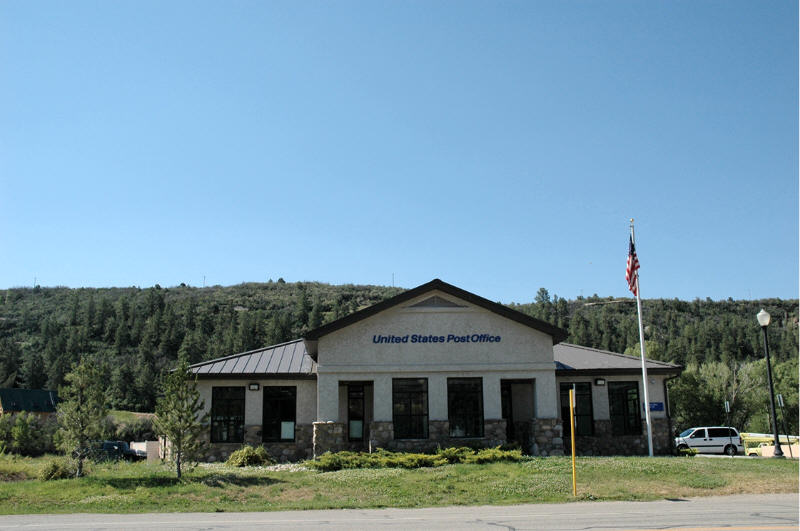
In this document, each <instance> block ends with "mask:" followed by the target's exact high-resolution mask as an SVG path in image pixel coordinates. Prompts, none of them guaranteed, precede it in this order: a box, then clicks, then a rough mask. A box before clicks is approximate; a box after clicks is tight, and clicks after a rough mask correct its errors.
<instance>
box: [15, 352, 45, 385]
mask: <svg viewBox="0 0 800 531" xmlns="http://www.w3.org/2000/svg"><path fill="white" fill-rule="evenodd" d="M21 376H22V385H23V386H24V387H25V388H26V389H44V387H45V385H46V384H47V372H45V366H44V361H43V360H42V356H41V355H39V353H38V352H34V353H33V354H31V355H30V356H28V357H27V358H25V360H24V361H23V362H22V369H21Z"/></svg>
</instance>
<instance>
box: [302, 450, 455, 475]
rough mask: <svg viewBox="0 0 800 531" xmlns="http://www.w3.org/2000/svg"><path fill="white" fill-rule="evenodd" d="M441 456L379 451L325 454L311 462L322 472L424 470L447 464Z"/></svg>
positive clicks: (313, 466) (311, 464)
mask: <svg viewBox="0 0 800 531" xmlns="http://www.w3.org/2000/svg"><path fill="white" fill-rule="evenodd" d="M447 462H448V461H447V459H446V458H445V457H443V456H441V455H431V454H412V453H404V452H390V451H388V450H383V449H379V450H377V451H376V452H374V453H371V454H370V453H366V452H349V451H343V452H336V453H331V452H325V453H324V454H322V455H321V456H320V457H319V458H317V460H316V461H311V462H310V463H309V465H310V466H311V467H312V468H315V469H317V470H320V471H322V472H331V471H334V470H342V469H351V468H422V467H435V466H442V465H446V464H447Z"/></svg>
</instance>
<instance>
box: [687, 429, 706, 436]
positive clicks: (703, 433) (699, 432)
mask: <svg viewBox="0 0 800 531" xmlns="http://www.w3.org/2000/svg"><path fill="white" fill-rule="evenodd" d="M689 438H690V439H705V438H706V429H705V428H700V429H699V430H694V433H692V436H691V437H689Z"/></svg>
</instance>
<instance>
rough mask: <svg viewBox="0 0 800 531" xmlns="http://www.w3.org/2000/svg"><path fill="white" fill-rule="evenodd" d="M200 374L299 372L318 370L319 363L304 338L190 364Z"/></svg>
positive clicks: (282, 373) (233, 374)
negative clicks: (317, 364) (309, 353)
mask: <svg viewBox="0 0 800 531" xmlns="http://www.w3.org/2000/svg"><path fill="white" fill-rule="evenodd" d="M189 370H191V371H192V373H194V374H196V375H197V376H198V377H209V376H217V377H225V376H232V377H236V376H259V375H265V376H269V375H276V376H286V375H298V376H308V375H312V374H314V373H315V370H316V363H315V362H314V361H313V360H312V359H311V356H309V355H308V352H307V351H306V347H305V344H304V342H303V340H302V339H296V340H294V341H289V342H287V343H281V344H280V345H273V346H270V347H265V348H260V349H256V350H251V351H248V352H242V353H241V354H234V355H233V356H226V357H224V358H218V359H215V360H209V361H203V362H200V363H195V364H194V365H190V366H189Z"/></svg>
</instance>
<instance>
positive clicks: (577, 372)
mask: <svg viewBox="0 0 800 531" xmlns="http://www.w3.org/2000/svg"><path fill="white" fill-rule="evenodd" d="M681 372H683V367H675V368H672V367H659V368H652V369H647V374H657V375H664V374H666V375H674V376H678V375H680V374H681ZM641 374H642V370H641V369H556V376H615V375H619V376H628V375H639V376H641Z"/></svg>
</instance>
